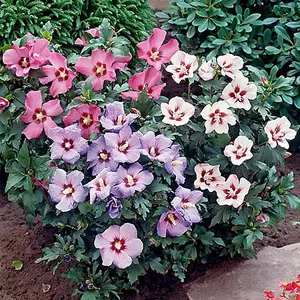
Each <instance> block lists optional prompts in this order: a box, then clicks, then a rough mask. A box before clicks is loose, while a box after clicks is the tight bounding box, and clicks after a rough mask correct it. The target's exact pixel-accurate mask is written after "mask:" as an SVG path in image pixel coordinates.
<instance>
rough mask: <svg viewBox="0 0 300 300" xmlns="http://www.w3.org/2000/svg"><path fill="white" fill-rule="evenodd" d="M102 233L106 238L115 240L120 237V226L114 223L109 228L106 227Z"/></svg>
mask: <svg viewBox="0 0 300 300" xmlns="http://www.w3.org/2000/svg"><path fill="white" fill-rule="evenodd" d="M101 235H102V237H104V238H105V239H106V240H108V241H110V242H113V241H114V239H115V238H119V237H120V226H118V225H112V226H110V227H109V228H108V229H106V230H105V231H104V232H103V233H102V234H101Z"/></svg>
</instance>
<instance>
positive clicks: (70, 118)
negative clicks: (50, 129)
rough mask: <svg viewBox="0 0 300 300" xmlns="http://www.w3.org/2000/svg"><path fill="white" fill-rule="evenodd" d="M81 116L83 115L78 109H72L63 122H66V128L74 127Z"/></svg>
mask: <svg viewBox="0 0 300 300" xmlns="http://www.w3.org/2000/svg"><path fill="white" fill-rule="evenodd" d="M80 106H81V105H80ZM80 115H81V114H80V112H79V111H78V110H77V108H72V109H71V110H70V111H69V113H68V114H67V115H66V116H65V117H64V118H63V122H64V124H65V126H69V125H72V124H73V123H74V122H75V121H78V119H79V117H80Z"/></svg>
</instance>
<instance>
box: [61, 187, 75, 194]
mask: <svg viewBox="0 0 300 300" xmlns="http://www.w3.org/2000/svg"><path fill="white" fill-rule="evenodd" d="M72 193H73V188H71V187H68V188H66V189H64V190H63V194H64V195H69V194H72Z"/></svg>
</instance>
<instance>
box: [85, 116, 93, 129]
mask: <svg viewBox="0 0 300 300" xmlns="http://www.w3.org/2000/svg"><path fill="white" fill-rule="evenodd" d="M92 121H93V119H92V118H91V115H90V114H89V115H88V116H87V117H83V124H84V125H87V126H89V125H90V124H91V122H92Z"/></svg>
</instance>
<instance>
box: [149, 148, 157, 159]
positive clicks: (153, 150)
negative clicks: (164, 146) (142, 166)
mask: <svg viewBox="0 0 300 300" xmlns="http://www.w3.org/2000/svg"><path fill="white" fill-rule="evenodd" d="M149 153H150V155H151V156H153V157H155V156H156V151H155V148H154V147H151V148H150V151H149Z"/></svg>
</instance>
